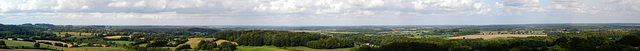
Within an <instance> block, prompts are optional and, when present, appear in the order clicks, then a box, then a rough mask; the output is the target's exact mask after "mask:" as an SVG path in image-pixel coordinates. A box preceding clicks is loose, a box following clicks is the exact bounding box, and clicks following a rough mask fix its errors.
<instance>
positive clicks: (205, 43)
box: [196, 40, 218, 50]
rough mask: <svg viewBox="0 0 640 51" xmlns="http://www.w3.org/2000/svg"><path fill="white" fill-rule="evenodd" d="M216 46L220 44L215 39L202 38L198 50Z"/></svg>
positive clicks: (210, 48)
mask: <svg viewBox="0 0 640 51" xmlns="http://www.w3.org/2000/svg"><path fill="white" fill-rule="evenodd" d="M216 47H218V45H217V44H216V42H214V41H206V40H201V41H200V43H198V47H196V49H198V50H214V48H216Z"/></svg>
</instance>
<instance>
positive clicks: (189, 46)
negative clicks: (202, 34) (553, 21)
mask: <svg viewBox="0 0 640 51" xmlns="http://www.w3.org/2000/svg"><path fill="white" fill-rule="evenodd" d="M181 49H191V45H189V44H185V45H182V46H178V47H177V48H176V51H178V50H181Z"/></svg>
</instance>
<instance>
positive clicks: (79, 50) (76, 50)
mask: <svg viewBox="0 0 640 51" xmlns="http://www.w3.org/2000/svg"><path fill="white" fill-rule="evenodd" d="M2 41H5V43H6V44H7V46H33V44H35V42H27V41H12V40H5V39H2ZM40 47H48V48H51V49H58V50H63V51H127V49H124V48H119V47H71V48H68V47H58V46H53V45H48V44H44V43H41V44H40Z"/></svg>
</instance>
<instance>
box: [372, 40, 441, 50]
mask: <svg viewBox="0 0 640 51" xmlns="http://www.w3.org/2000/svg"><path fill="white" fill-rule="evenodd" d="M380 48H381V50H382V51H424V50H427V51H447V50H448V48H446V47H445V46H442V45H438V44H433V43H420V42H394V43H391V44H387V45H383V46H380Z"/></svg>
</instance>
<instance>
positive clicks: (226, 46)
mask: <svg viewBox="0 0 640 51" xmlns="http://www.w3.org/2000/svg"><path fill="white" fill-rule="evenodd" d="M236 49H238V48H237V47H236V45H235V44H233V43H231V42H222V43H220V51H233V50H236Z"/></svg>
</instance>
